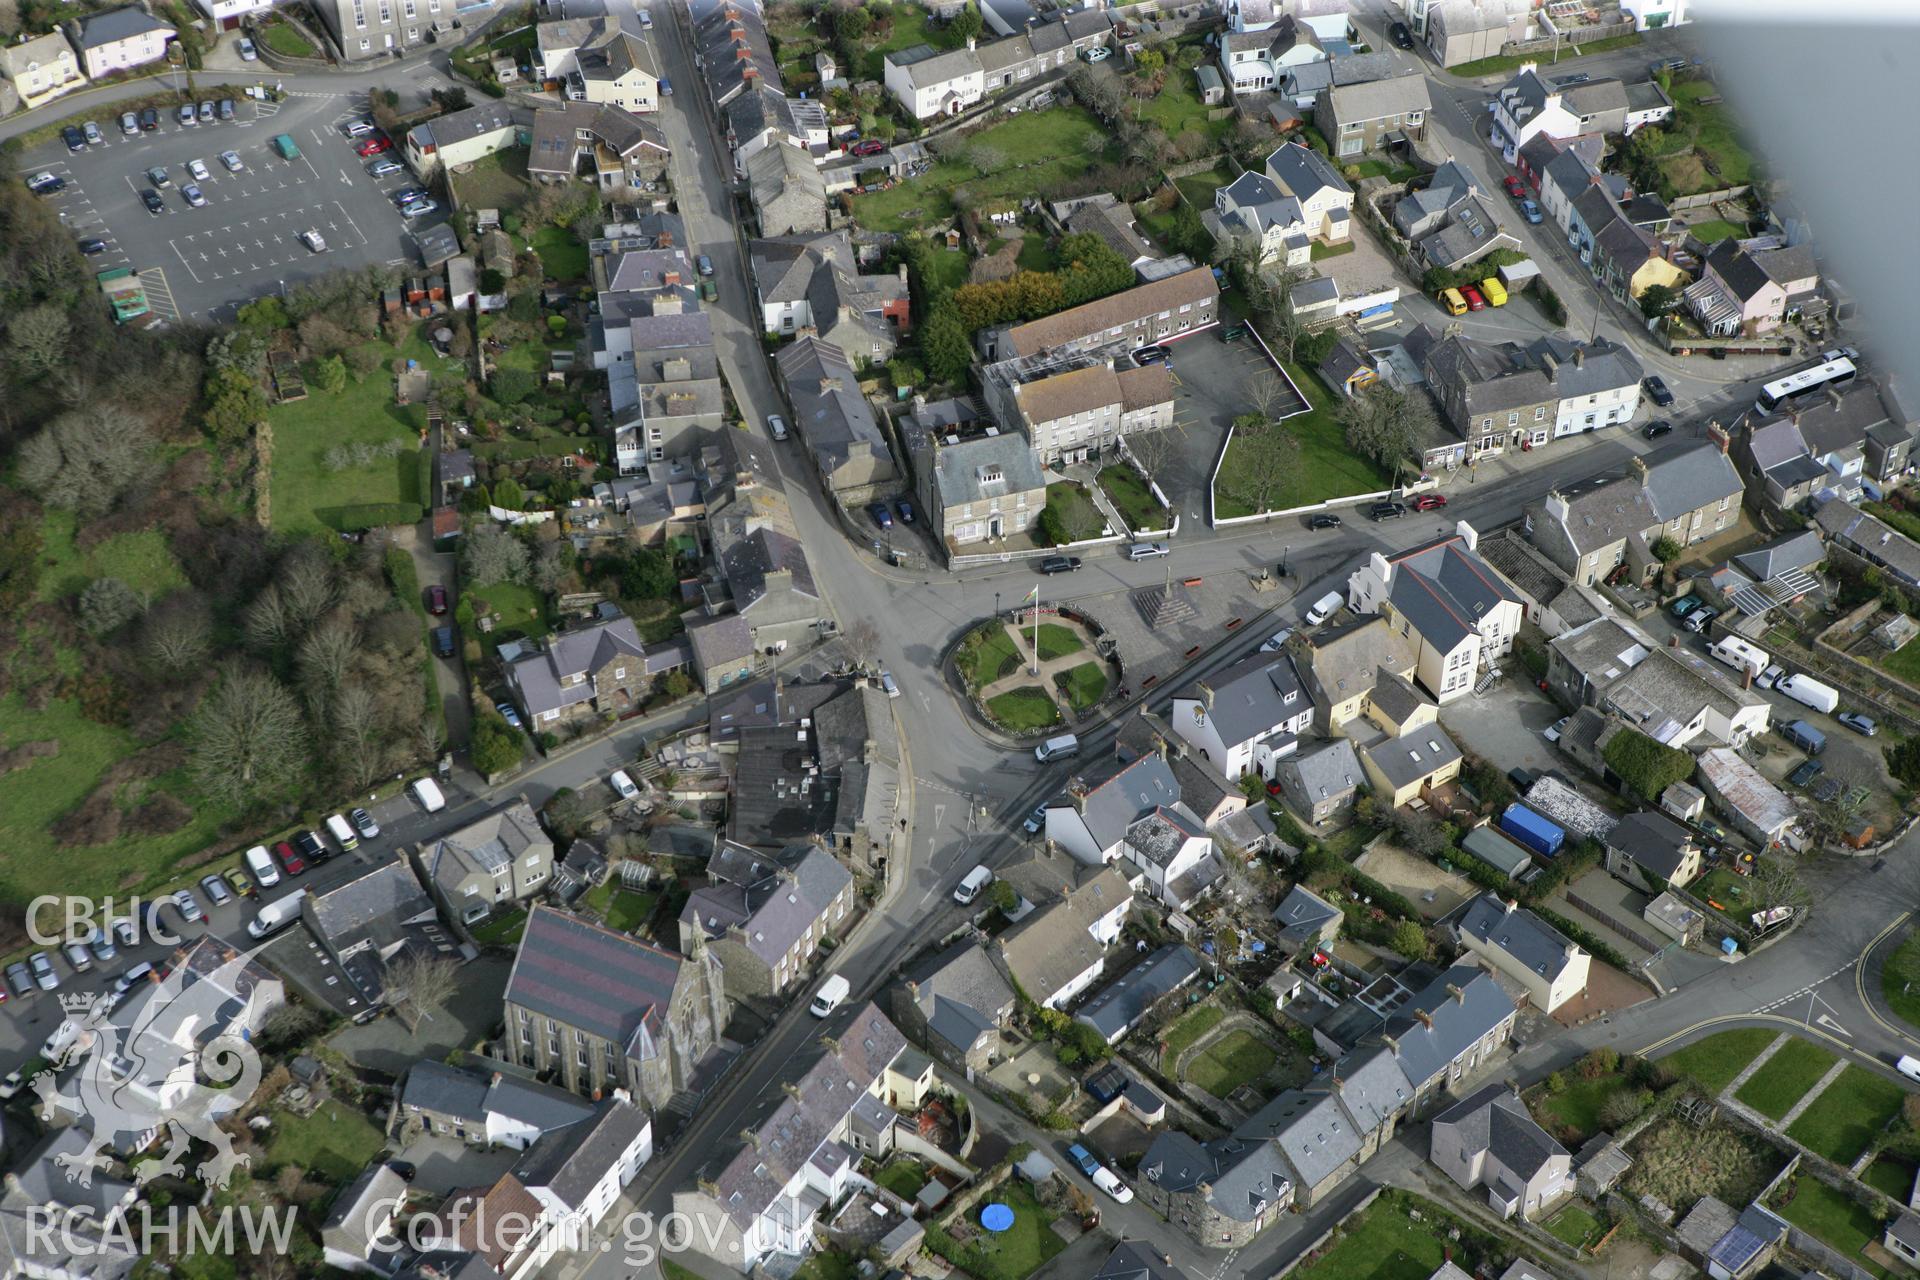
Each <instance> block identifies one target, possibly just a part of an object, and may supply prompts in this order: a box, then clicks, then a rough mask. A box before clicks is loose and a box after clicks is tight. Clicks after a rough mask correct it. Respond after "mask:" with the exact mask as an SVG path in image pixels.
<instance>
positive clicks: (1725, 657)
mask: <svg viewBox="0 0 1920 1280" xmlns="http://www.w3.org/2000/svg"><path fill="white" fill-rule="evenodd" d="M1707 652H1709V653H1711V654H1712V655H1713V656H1714V657H1716V658H1718V659H1720V661H1722V662H1724V663H1726V664H1727V665H1728V666H1730V667H1732V668H1733V669H1734V670H1736V671H1744V672H1746V673H1747V675H1748V676H1749V677H1758V676H1759V674H1760V673H1761V672H1762V671H1765V670H1766V669H1767V663H1768V662H1769V661H1771V659H1769V658H1768V657H1767V651H1766V650H1765V649H1762V648H1760V647H1758V646H1757V645H1751V644H1748V643H1747V642H1746V641H1745V640H1742V639H1741V638H1740V637H1739V636H1723V637H1722V638H1720V639H1719V640H1716V641H1714V644H1713V647H1712V648H1711V649H1709V650H1707Z"/></svg>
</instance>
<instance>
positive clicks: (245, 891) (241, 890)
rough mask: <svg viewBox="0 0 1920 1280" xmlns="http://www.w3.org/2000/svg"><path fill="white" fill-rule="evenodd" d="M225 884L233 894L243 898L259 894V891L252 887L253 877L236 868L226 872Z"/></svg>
mask: <svg viewBox="0 0 1920 1280" xmlns="http://www.w3.org/2000/svg"><path fill="white" fill-rule="evenodd" d="M227 883H228V884H229V885H231V886H232V887H233V891H234V892H235V893H237V894H239V895H240V896H241V897H243V898H251V897H252V896H253V895H254V894H256V893H258V892H259V889H257V888H255V887H254V883H253V877H252V876H250V875H248V874H247V873H246V872H244V871H242V870H241V869H240V868H238V867H235V868H234V869H233V870H231V871H229V872H227Z"/></svg>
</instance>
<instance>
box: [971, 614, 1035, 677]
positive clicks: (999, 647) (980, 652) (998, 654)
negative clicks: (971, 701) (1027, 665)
mask: <svg viewBox="0 0 1920 1280" xmlns="http://www.w3.org/2000/svg"><path fill="white" fill-rule="evenodd" d="M1042 634H1045V629H1044V628H1043V629H1042ZM954 662H955V664H956V665H957V666H958V667H959V668H960V674H961V675H962V676H964V677H965V678H966V681H967V683H968V684H969V685H972V686H973V687H974V688H976V689H978V688H980V687H982V686H983V685H989V684H992V683H993V682H994V681H995V680H998V679H999V678H1000V677H1001V676H1008V675H1012V674H1013V672H1014V670H1015V669H1016V668H1018V667H1019V665H1020V653H1019V650H1017V649H1015V648H1014V647H1013V637H1012V636H1010V635H1008V634H1007V629H1006V628H1005V627H1002V626H995V627H990V628H988V629H987V630H985V631H976V632H974V633H973V635H971V636H969V637H968V638H967V641H966V643H965V644H963V645H961V646H960V652H959V653H958V654H956V655H955V656H954Z"/></svg>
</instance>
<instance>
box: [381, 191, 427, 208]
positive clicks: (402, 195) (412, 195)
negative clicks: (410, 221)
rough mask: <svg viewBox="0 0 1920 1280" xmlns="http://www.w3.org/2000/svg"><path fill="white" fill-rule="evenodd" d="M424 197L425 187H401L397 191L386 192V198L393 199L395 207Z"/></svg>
mask: <svg viewBox="0 0 1920 1280" xmlns="http://www.w3.org/2000/svg"><path fill="white" fill-rule="evenodd" d="M426 198H427V189H426V188H425V187H401V188H400V189H399V190H398V191H392V192H388V193H387V199H389V200H391V201H393V203H394V205H395V206H396V207H397V206H399V205H403V204H412V203H413V202H414V201H415V200H425V199H426Z"/></svg>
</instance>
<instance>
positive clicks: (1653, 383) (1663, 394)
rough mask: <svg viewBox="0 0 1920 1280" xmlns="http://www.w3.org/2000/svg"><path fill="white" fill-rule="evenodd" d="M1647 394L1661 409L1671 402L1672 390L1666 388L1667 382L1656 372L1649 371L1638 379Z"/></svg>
mask: <svg viewBox="0 0 1920 1280" xmlns="http://www.w3.org/2000/svg"><path fill="white" fill-rule="evenodd" d="M1640 385H1641V386H1642V387H1644V388H1645V389H1646V392H1647V395H1648V396H1649V397H1650V398H1651V399H1652V400H1653V402H1654V403H1655V404H1657V405H1659V406H1660V407H1661V408H1662V409H1664V408H1666V407H1667V406H1668V405H1670V404H1672V403H1673V392H1671V391H1669V390H1667V384H1666V382H1665V380H1664V379H1662V378H1661V377H1660V375H1659V374H1657V373H1650V374H1648V375H1647V376H1646V377H1644V378H1642V379H1641V380H1640Z"/></svg>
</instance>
